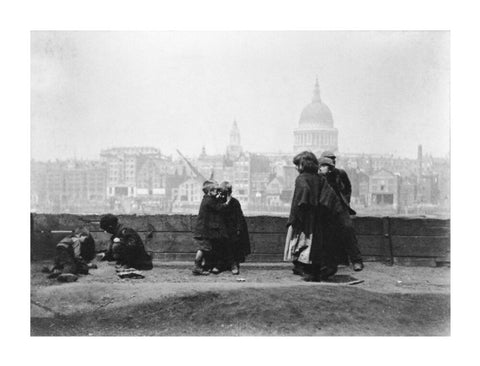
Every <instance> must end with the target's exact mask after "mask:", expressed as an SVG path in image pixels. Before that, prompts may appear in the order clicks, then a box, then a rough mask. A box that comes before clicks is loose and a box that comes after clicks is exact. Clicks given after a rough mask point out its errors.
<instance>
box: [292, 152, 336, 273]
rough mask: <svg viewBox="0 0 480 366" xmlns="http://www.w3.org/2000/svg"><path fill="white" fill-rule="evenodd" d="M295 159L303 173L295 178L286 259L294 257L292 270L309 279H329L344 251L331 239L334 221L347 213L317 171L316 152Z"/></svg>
mask: <svg viewBox="0 0 480 366" xmlns="http://www.w3.org/2000/svg"><path fill="white" fill-rule="evenodd" d="M293 163H294V164H295V166H296V167H297V170H298V172H299V173H300V174H299V175H298V177H297V179H296V180H295V190H294V194H293V199H292V205H291V209H290V217H289V219H288V223H287V226H288V233H287V239H286V243H285V252H284V260H285V261H290V260H291V261H293V264H294V269H293V272H294V273H295V274H299V275H302V276H303V277H304V279H305V280H306V281H322V280H326V279H327V278H328V277H330V276H332V275H334V274H335V273H336V271H337V264H338V263H339V261H340V260H339V258H340V257H341V255H342V254H343V253H342V252H343V250H342V249H343V248H338V247H335V243H336V242H335V241H334V240H332V234H333V233H332V228H333V225H332V224H333V223H334V222H337V221H339V220H341V219H342V217H344V216H345V214H344V212H343V211H345V210H344V208H343V206H342V205H341V202H340V201H339V199H338V197H337V195H336V194H335V192H334V191H333V189H332V188H331V187H330V186H329V184H328V183H327V181H326V179H325V177H323V176H321V175H319V174H318V160H317V158H316V157H315V155H314V154H313V153H311V152H309V151H304V152H302V153H300V154H298V155H297V156H295V157H294V159H293Z"/></svg>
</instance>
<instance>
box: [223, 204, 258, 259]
mask: <svg viewBox="0 0 480 366" xmlns="http://www.w3.org/2000/svg"><path fill="white" fill-rule="evenodd" d="M224 218H225V225H226V227H227V233H228V238H229V241H230V242H231V243H232V245H234V246H235V247H238V248H240V249H241V257H242V258H240V261H242V262H243V261H244V260H245V256H246V255H248V254H250V252H251V249H250V237H249V235H248V227H247V221H246V220H245V216H244V215H243V211H242V206H241V205H240V202H238V200H237V199H236V198H233V197H232V199H231V200H230V202H229V204H228V208H227V210H225V212H224ZM236 259H238V258H236Z"/></svg>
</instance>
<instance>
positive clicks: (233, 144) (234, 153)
mask: <svg viewBox="0 0 480 366" xmlns="http://www.w3.org/2000/svg"><path fill="white" fill-rule="evenodd" d="M241 153H242V146H241V143H240V130H239V128H238V124H237V119H234V120H233V125H232V129H231V130H230V143H229V145H228V146H227V156H228V157H229V158H230V159H233V160H236V159H238V157H239V156H240V155H241Z"/></svg>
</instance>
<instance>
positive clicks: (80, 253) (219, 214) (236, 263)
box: [43, 180, 250, 282]
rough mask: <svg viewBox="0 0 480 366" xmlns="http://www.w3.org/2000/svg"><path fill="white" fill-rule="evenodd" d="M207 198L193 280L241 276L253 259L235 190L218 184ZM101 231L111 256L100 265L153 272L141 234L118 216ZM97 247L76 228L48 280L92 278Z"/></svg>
mask: <svg viewBox="0 0 480 366" xmlns="http://www.w3.org/2000/svg"><path fill="white" fill-rule="evenodd" d="M203 192H204V193H205V195H204V196H203V199H202V202H201V204H200V211H199V213H198V217H197V222H196V225H195V228H194V238H195V241H196V243H197V244H198V251H197V253H196V256H195V268H194V269H193V274H194V275H208V274H210V273H214V274H218V273H220V272H222V271H225V270H231V272H232V274H234V275H238V274H239V273H240V263H242V262H244V261H245V256H246V255H248V254H250V240H249V235H248V229H247V223H246V221H245V217H244V215H243V212H242V208H241V206H240V203H239V202H238V200H237V199H235V198H233V197H232V185H231V184H230V183H228V182H222V183H221V184H218V183H217V182H215V181H213V180H209V181H206V182H205V183H204V184H203ZM100 228H101V229H103V230H104V231H105V232H106V233H108V234H111V238H110V242H109V245H108V248H107V250H106V251H105V252H104V253H102V255H100V257H101V258H100V259H101V260H106V261H115V262H116V267H117V271H129V270H149V269H152V268H153V265H152V257H151V255H149V254H148V253H147V252H146V250H145V247H144V245H143V242H142V239H141V238H140V236H139V235H138V233H137V232H136V231H135V230H134V229H132V228H129V227H126V226H124V225H122V224H120V223H119V222H118V218H117V217H116V216H115V215H112V214H107V215H104V216H102V217H101V219H100ZM95 256H96V252H95V241H94V239H93V237H92V235H91V233H90V232H89V230H88V229H87V228H85V227H81V228H77V229H76V230H75V231H73V232H72V234H70V235H68V236H66V237H65V238H64V239H62V240H61V241H60V242H59V243H58V244H57V246H56V255H55V259H54V264H53V266H50V267H44V269H43V271H44V272H46V273H49V278H57V279H58V280H59V281H62V282H73V281H76V280H77V279H78V275H81V274H88V272H89V269H92V268H96V265H95V264H93V263H91V261H92V260H93V259H94V258H95Z"/></svg>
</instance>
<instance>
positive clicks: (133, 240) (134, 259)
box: [105, 224, 153, 270]
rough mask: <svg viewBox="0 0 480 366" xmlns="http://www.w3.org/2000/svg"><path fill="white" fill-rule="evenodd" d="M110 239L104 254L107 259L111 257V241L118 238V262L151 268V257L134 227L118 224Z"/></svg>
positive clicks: (145, 268) (138, 267)
mask: <svg viewBox="0 0 480 366" xmlns="http://www.w3.org/2000/svg"><path fill="white" fill-rule="evenodd" d="M110 240H111V241H110V245H109V248H108V251H107V253H106V256H105V257H106V258H107V260H111V259H113V249H112V248H113V243H114V241H115V240H118V242H119V244H120V245H119V248H118V250H117V253H118V254H119V256H120V258H119V259H118V260H117V263H118V264H121V265H125V266H128V267H132V268H136V269H143V270H147V269H152V268H153V265H152V258H151V256H150V255H149V254H148V253H147V252H146V251H145V246H144V245H143V241H142V239H141V238H140V236H139V235H138V233H137V232H136V231H135V230H134V229H132V228H129V227H125V226H123V225H120V224H119V225H118V226H117V228H116V229H115V233H114V234H113V235H112V237H111V239H110Z"/></svg>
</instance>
